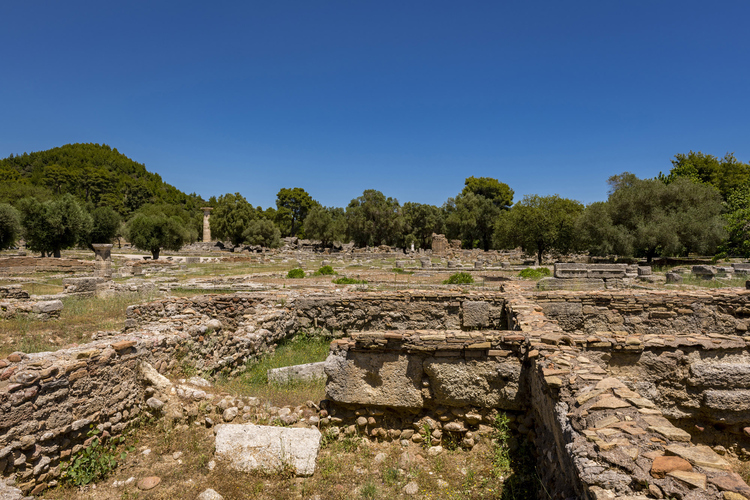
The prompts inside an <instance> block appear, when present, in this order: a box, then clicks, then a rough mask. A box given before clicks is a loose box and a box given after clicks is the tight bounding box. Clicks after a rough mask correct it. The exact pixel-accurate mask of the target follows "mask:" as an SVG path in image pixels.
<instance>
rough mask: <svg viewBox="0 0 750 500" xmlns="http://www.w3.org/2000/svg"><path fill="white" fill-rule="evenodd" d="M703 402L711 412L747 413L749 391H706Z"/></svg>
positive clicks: (749, 403) (749, 401)
mask: <svg viewBox="0 0 750 500" xmlns="http://www.w3.org/2000/svg"><path fill="white" fill-rule="evenodd" d="M703 402H704V404H705V405H706V406H707V407H708V408H711V409H712V410H723V411H732V412H740V411H747V410H750V390H727V391H720V390H711V391H706V392H705V393H703Z"/></svg>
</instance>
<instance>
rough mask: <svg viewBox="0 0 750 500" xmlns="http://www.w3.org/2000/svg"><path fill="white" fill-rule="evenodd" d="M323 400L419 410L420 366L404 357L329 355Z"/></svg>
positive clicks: (419, 362) (359, 354) (376, 354)
mask: <svg viewBox="0 0 750 500" xmlns="http://www.w3.org/2000/svg"><path fill="white" fill-rule="evenodd" d="M325 372H326V375H327V376H328V382H327V383H326V397H327V398H328V399H332V400H334V401H339V402H342V403H358V404H364V405H380V406H393V407H401V408H421V407H422V405H423V404H424V397H423V395H422V387H421V386H422V363H421V360H419V359H418V358H415V357H410V356H407V355H406V354H392V353H358V354H357V356H356V358H354V359H348V358H347V356H346V354H345V353H343V354H342V353H336V354H331V355H329V356H328V359H326V361H325Z"/></svg>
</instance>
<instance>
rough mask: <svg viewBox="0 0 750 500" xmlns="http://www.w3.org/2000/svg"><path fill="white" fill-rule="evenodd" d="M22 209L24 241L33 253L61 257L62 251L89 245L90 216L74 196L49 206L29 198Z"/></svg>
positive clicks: (23, 201) (24, 201)
mask: <svg viewBox="0 0 750 500" xmlns="http://www.w3.org/2000/svg"><path fill="white" fill-rule="evenodd" d="M20 205H21V225H22V226H23V232H24V239H25V240H26V247H27V248H29V249H30V250H32V251H37V252H42V254H45V253H52V254H53V255H54V256H55V257H60V251H61V250H64V249H66V248H71V247H73V246H76V245H81V244H85V243H86V239H87V238H88V235H89V233H90V232H91V226H92V221H91V216H90V215H89V214H88V212H86V211H85V210H84V209H83V208H81V206H80V205H79V204H78V202H77V201H76V199H75V198H74V197H73V196H72V195H70V194H65V195H63V196H61V197H59V198H56V199H54V200H52V201H48V202H40V201H38V200H36V199H34V198H26V199H25V200H22V202H21V204H20Z"/></svg>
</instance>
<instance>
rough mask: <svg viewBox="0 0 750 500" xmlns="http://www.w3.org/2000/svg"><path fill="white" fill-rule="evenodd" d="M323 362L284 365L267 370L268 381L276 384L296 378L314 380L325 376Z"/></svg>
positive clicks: (295, 379) (296, 379)
mask: <svg viewBox="0 0 750 500" xmlns="http://www.w3.org/2000/svg"><path fill="white" fill-rule="evenodd" d="M324 367H325V362H324V361H321V362H319V363H307V364H304V365H294V366H284V367H282V368H272V369H270V370H268V381H269V382H275V383H277V384H283V383H287V382H293V381H298V380H316V379H321V378H325V376H326V374H325V371H324Z"/></svg>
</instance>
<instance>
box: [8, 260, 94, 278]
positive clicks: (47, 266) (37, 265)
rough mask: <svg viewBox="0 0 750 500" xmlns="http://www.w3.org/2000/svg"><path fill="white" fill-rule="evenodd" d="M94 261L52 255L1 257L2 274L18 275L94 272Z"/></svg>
mask: <svg viewBox="0 0 750 500" xmlns="http://www.w3.org/2000/svg"><path fill="white" fill-rule="evenodd" d="M95 268H96V264H95V263H94V262H93V261H86V260H74V259H55V258H52V257H47V258H41V257H7V258H2V259H0V276H17V275H19V274H32V273H42V272H44V273H85V272H93V271H94V269H95Z"/></svg>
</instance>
